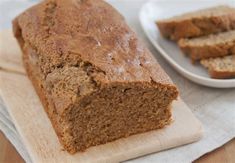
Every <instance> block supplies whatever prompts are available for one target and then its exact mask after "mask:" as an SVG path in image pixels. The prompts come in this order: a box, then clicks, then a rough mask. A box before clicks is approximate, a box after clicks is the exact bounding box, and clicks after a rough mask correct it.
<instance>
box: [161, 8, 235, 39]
mask: <svg viewBox="0 0 235 163" xmlns="http://www.w3.org/2000/svg"><path fill="white" fill-rule="evenodd" d="M156 24H157V26H158V28H159V30H160V32H161V34H162V35H163V36H164V37H166V38H169V39H171V40H179V39H181V38H192V37H198V36H204V35H209V34H214V33H219V32H224V31H228V30H231V29H235V9H234V8H231V7H228V6H217V7H211V8H208V9H203V10H198V11H194V12H190V13H185V14H183V15H180V16H175V17H172V18H169V19H165V20H159V21H157V22H156Z"/></svg>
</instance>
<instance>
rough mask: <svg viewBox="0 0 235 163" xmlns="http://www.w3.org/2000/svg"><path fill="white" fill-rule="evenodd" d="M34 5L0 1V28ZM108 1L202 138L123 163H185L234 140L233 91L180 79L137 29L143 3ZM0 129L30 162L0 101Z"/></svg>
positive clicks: (234, 113) (142, 0) (133, 0)
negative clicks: (173, 87) (168, 81)
mask: <svg viewBox="0 0 235 163" xmlns="http://www.w3.org/2000/svg"><path fill="white" fill-rule="evenodd" d="M13 2H14V3H13ZM34 2H35V1H34ZM34 2H31V1H27V0H20V1H19V0H4V1H3V2H2V3H1V2H0V11H1V14H0V24H1V26H0V28H1V29H3V28H10V22H11V19H12V18H13V17H14V16H15V15H16V14H17V13H18V12H19V11H22V10H24V8H25V7H27V6H30V5H32V3H34ZM109 2H110V3H111V4H112V5H113V6H114V7H115V8H117V9H118V10H119V11H120V12H121V13H122V14H123V15H124V16H125V18H126V20H127V22H128V24H129V25H130V26H131V27H132V28H133V29H134V31H136V33H137V35H138V36H139V37H140V38H142V40H143V42H144V43H145V44H146V45H147V46H148V48H149V49H150V50H151V52H152V53H153V54H154V55H155V56H156V58H157V59H158V61H159V63H160V64H161V66H162V67H163V68H164V69H165V70H166V71H167V73H168V74H169V75H170V76H171V78H172V79H173V81H174V82H175V83H176V84H177V86H178V87H179V89H180V92H181V97H182V99H183V100H184V101H185V102H186V104H188V106H189V107H190V108H191V110H192V111H193V113H194V114H195V115H196V117H197V118H198V119H199V120H200V121H201V122H202V124H203V126H204V130H205V133H204V137H203V139H202V140H201V141H199V142H196V143H193V144H189V145H185V146H182V147H178V148H174V149H170V150H167V151H163V152H159V153H156V154H151V155H148V156H145V157H141V158H138V159H134V160H130V161H127V162H135V163H138V162H144V163H145V162H146V163H147V162H163V163H171V162H174V163H188V162H192V161H193V160H195V159H197V158H199V157H200V156H202V155H203V154H205V153H207V152H210V151H212V150H213V149H215V148H217V147H219V146H221V145H223V144H224V143H226V142H228V141H229V140H231V139H232V138H234V137H235V89H215V88H208V87H203V86H200V85H197V84H194V83H192V82H190V81H189V80H187V79H185V78H183V77H182V76H180V75H179V74H178V73H177V72H176V71H175V70H174V69H172V68H171V67H170V66H169V64H167V63H166V61H165V60H164V59H163V58H162V57H161V55H160V54H159V52H157V51H156V50H155V49H154V48H153V46H152V45H151V43H150V42H149V41H148V40H147V38H146V36H145V35H144V33H143V31H142V29H141V27H140V24H139V20H138V13H139V10H140V8H141V6H142V5H143V4H144V2H146V1H145V0H109ZM12 4H14V5H12ZM10 5H11V7H10ZM3 8H4V10H3ZM185 123H187V122H185ZM0 129H1V130H2V131H3V132H4V133H5V135H6V137H7V138H8V139H9V140H10V141H11V142H12V144H13V145H14V146H15V147H16V149H17V150H18V152H19V153H20V155H21V156H22V157H23V158H24V159H25V161H26V162H30V157H29V155H28V153H27V151H26V149H25V148H24V146H23V145H22V143H21V140H20V137H19V135H18V133H17V131H16V129H15V127H14V124H13V123H12V122H11V119H10V117H9V115H8V113H7V108H5V107H4V105H3V102H2V101H1V100H0Z"/></svg>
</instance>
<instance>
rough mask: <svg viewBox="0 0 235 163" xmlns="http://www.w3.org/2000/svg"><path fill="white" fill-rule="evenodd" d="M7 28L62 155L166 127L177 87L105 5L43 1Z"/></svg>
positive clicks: (84, 0)
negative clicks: (60, 146)
mask: <svg viewBox="0 0 235 163" xmlns="http://www.w3.org/2000/svg"><path fill="white" fill-rule="evenodd" d="M13 29H14V34H15V37H16V38H17V40H18V42H19V44H20V46H21V49H22V51H23V62H24V65H25V68H26V70H27V74H28V76H29V78H30V79H31V81H32V83H33V85H34V87H35V89H36V92H37V93H38V95H39V97H40V99H41V101H42V104H43V105H44V108H45V111H46V112H47V114H48V116H49V118H50V120H51V122H52V125H53V127H54V128H55V131H56V133H57V135H58V137H59V140H60V142H61V144H62V145H63V146H64V148H65V149H66V150H67V151H68V152H70V153H75V152H77V151H84V150H85V149H87V148H88V147H91V146H96V145H100V144H105V143H108V142H111V141H114V140H117V139H120V138H124V137H128V136H130V135H133V134H138V133H143V132H147V131H150V130H155V129H159V128H162V127H164V126H165V125H167V124H169V123H170V122H171V107H170V106H171V103H172V101H173V100H175V99H176V98H177V96H178V90H177V88H176V86H175V85H174V84H173V83H172V81H171V79H170V78H169V77H168V76H167V74H166V73H165V72H164V71H163V70H162V68H161V67H160V66H159V64H158V63H157V61H156V60H155V58H154V57H153V56H152V54H151V53H150V52H149V51H148V50H147V49H146V48H145V47H144V46H143V44H142V43H141V42H140V41H139V39H137V37H136V34H135V33H134V32H132V31H131V29H130V28H129V27H128V26H127V24H126V23H125V21H124V18H123V17H122V16H121V15H120V14H119V13H118V12H117V11H116V10H115V9H114V8H113V7H111V6H110V5H108V4H107V3H106V2H104V1H102V0H45V1H42V2H41V3H40V4H38V5H36V6H33V7H32V8H30V9H28V10H27V11H25V12H24V13H22V14H21V15H20V16H18V17H17V18H16V19H15V20H14V22H13ZM35 127H37V126H35Z"/></svg>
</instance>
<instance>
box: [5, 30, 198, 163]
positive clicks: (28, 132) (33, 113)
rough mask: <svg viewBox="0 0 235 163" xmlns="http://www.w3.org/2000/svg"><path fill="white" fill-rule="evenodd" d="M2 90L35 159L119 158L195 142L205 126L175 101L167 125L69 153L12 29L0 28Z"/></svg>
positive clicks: (82, 160) (122, 158)
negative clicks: (24, 63) (31, 78)
mask: <svg viewBox="0 0 235 163" xmlns="http://www.w3.org/2000/svg"><path fill="white" fill-rule="evenodd" d="M0 92H1V96H2V97H3V100H4V102H5V104H6V105H7V108H8V111H9V113H10V115H11V117H12V120H13V121H14V124H15V126H16V128H17V131H18V132H19V134H20V136H21V139H22V141H23V143H24V145H25V147H26V149H27V150H28V153H29V155H30V157H31V159H32V161H33V162H43V163H46V162H48V163H53V162H56V163H57V162H63V163H66V162H69V163H72V162H82V163H85V162H92V163H93V162H109V163H110V162H120V161H124V160H128V159H131V158H136V157H139V156H143V155H146V154H150V153H154V152H158V151H161V150H165V149H169V148H173V147H177V146H180V145H184V144H187V143H192V142H195V141H197V140H199V139H200V138H201V137H202V126H201V124H200V122H199V121H198V120H197V119H196V118H195V116H194V115H193V114H192V112H191V111H190V109H189V108H188V107H187V106H186V105H185V103H184V102H183V101H182V100H181V99H179V100H177V101H175V102H174V103H173V117H174V122H173V123H172V124H171V125H169V126H167V127H166V128H164V129H161V130H156V131H151V132H147V133H144V134H139V135H134V136H131V137H129V138H124V139H120V140H117V141H114V142H111V143H108V144H105V145H100V146H96V147H92V148H89V149H88V150H87V151H86V152H84V153H76V154H75V155H70V154H68V153H67V152H66V151H64V150H63V149H62V146H61V145H60V143H59V141H58V139H57V136H56V134H55V132H54V130H53V128H52V126H51V123H50V121H49V119H48V118H47V115H46V113H45V112H44V110H43V107H42V105H41V103H40V100H39V98H38V96H37V95H36V92H35V91H34V88H33V86H32V85H31V83H30V81H29V79H28V78H27V76H26V75H25V71H24V68H23V67H22V62H21V52H20V50H19V47H18V45H17V43H16V40H15V39H14V38H13V36H12V33H11V31H3V32H0Z"/></svg>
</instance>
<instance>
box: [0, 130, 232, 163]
mask: <svg viewBox="0 0 235 163" xmlns="http://www.w3.org/2000/svg"><path fill="white" fill-rule="evenodd" d="M0 151H1V152H0V163H1V162H2V163H15V162H17V163H23V162H24V160H23V159H22V158H21V156H20V155H19V154H18V152H17V151H16V149H15V148H14V147H13V146H12V144H11V143H10V142H9V141H8V140H7V139H6V137H5V136H4V135H3V133H2V132H0ZM234 153H235V139H233V140H231V141H230V142H228V143H227V144H225V145H224V146H222V147H220V148H218V149H216V150H215V151H212V152H211V153H208V154H206V155H204V156H202V157H201V158H199V159H198V160H196V161H195V163H234V162H235V155H234Z"/></svg>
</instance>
